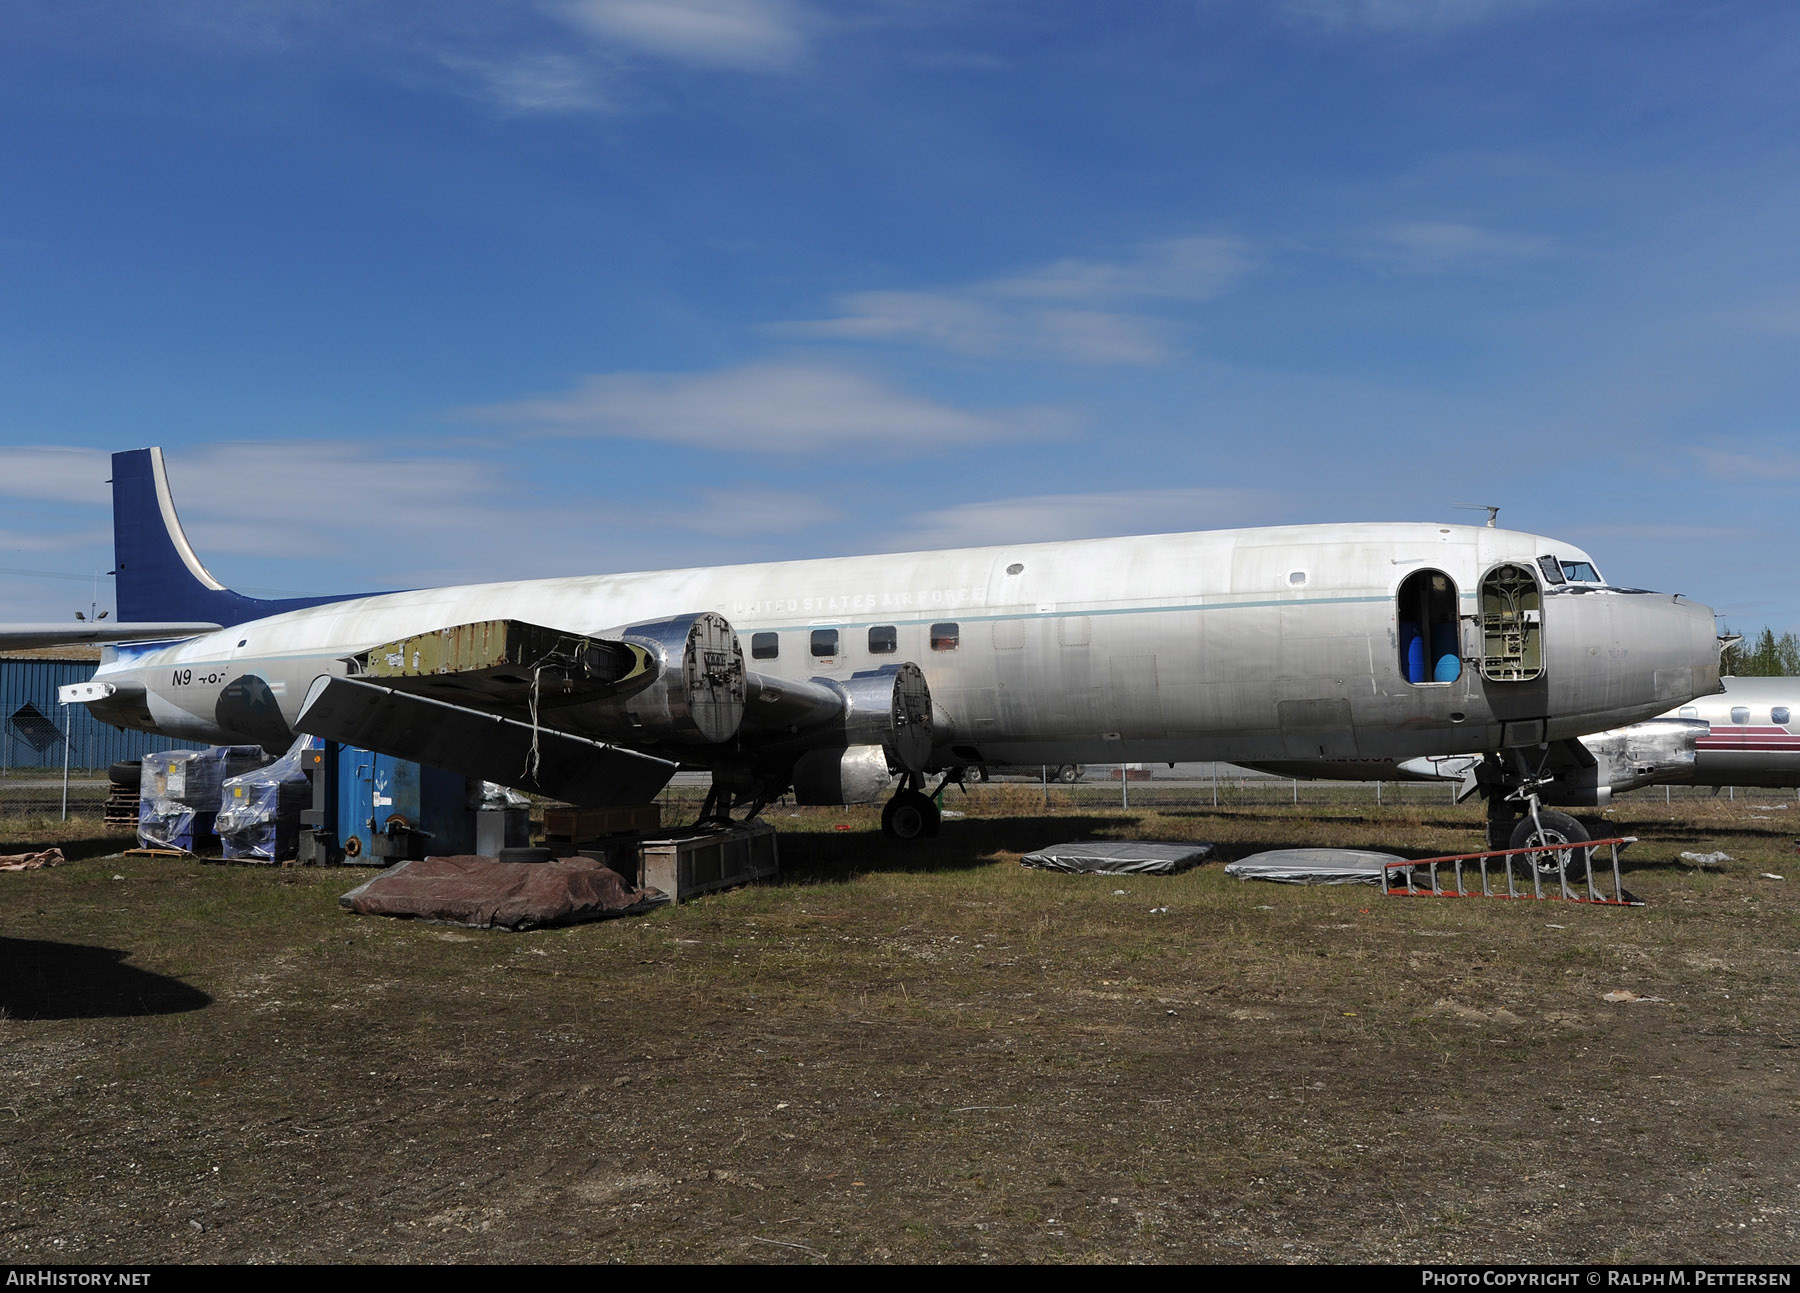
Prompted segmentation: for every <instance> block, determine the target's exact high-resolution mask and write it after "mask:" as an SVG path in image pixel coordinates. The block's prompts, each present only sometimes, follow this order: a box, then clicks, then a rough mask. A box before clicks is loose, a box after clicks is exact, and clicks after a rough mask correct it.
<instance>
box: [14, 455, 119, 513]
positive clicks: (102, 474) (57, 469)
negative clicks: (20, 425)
mask: <svg viewBox="0 0 1800 1293" xmlns="http://www.w3.org/2000/svg"><path fill="white" fill-rule="evenodd" d="M111 475H112V459H111V458H110V457H109V456H108V455H106V454H104V453H102V452H101V451H100V450H98V449H63V448H57V447H54V446H50V445H26V446H21V447H19V448H16V449H8V448H0V495H4V496H6V497H9V498H24V499H30V500H31V501H33V502H48V503H105V502H106V501H107V500H108V499H109V498H111V497H112V494H111V492H110V491H109V490H108V488H107V484H106V481H107V478H108V477H110V476H111Z"/></svg>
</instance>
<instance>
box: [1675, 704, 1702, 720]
mask: <svg viewBox="0 0 1800 1293" xmlns="http://www.w3.org/2000/svg"><path fill="white" fill-rule="evenodd" d="M1675 716H1676V717H1677V718H1699V717H1700V707H1699V706H1698V705H1683V706H1682V707H1681V708H1680V709H1679V710H1678V711H1676V714H1675Z"/></svg>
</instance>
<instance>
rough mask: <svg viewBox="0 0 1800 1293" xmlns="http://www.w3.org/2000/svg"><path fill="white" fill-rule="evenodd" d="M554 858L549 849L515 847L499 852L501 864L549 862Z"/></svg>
mask: <svg viewBox="0 0 1800 1293" xmlns="http://www.w3.org/2000/svg"><path fill="white" fill-rule="evenodd" d="M555 858H556V855H555V854H554V853H552V852H551V851H550V850H549V849H547V848H541V847H524V846H515V847H513V848H507V849H501V850H500V860H501V861H502V862H551V861H554V860H555Z"/></svg>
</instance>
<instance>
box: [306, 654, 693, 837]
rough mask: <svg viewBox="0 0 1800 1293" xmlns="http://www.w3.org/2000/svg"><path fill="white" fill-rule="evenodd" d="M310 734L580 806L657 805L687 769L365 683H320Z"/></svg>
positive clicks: (309, 717)
mask: <svg viewBox="0 0 1800 1293" xmlns="http://www.w3.org/2000/svg"><path fill="white" fill-rule="evenodd" d="M295 726H296V727H298V728H299V730H300V731H302V732H307V733H310V734H311V735H313V736H320V737H324V738H325V739H326V740H328V741H337V742H339V743H340V744H343V745H355V746H361V747H362V748H363V749H367V750H374V751H376V752H378V753H380V754H387V755H391V756H393V757H394V758H397V759H412V760H414V761H416V762H419V763H423V764H427V765H429V766H431V767H434V768H444V769H446V770H448V771H450V772H460V773H461V774H463V775H464V776H466V777H478V778H480V779H481V780H483V781H495V782H498V783H499V784H501V785H503V786H511V787H513V788H514V789H515V790H526V791H532V792H534V793H537V794H541V795H549V796H551V797H552V798H555V799H561V800H564V801H565V802H567V803H571V804H575V805H577V806H579V807H582V808H608V807H612V806H615V805H619V804H641V803H647V802H649V801H650V800H651V799H654V798H655V797H656V795H657V793H658V792H659V791H660V790H662V788H663V787H664V786H666V785H667V784H668V783H669V778H670V777H672V776H674V775H675V770H676V768H677V767H678V766H679V765H677V764H676V763H674V762H672V761H670V760H668V759H659V758H656V757H655V756H654V755H649V754H642V753H640V752H638V751H636V750H628V749H624V748H623V747H620V746H616V745H607V744H605V743H604V742H601V741H593V740H589V739H588V738H587V737H584V736H574V735H571V734H570V733H568V732H558V731H553V730H551V729H548V728H542V727H536V728H534V727H533V726H532V725H531V724H530V723H521V722H518V721H517V720H515V719H510V718H506V717H504V716H503V715H498V714H489V713H484V712H482V711H481V710H478V709H470V708H468V707H467V706H463V705H455V704H451V703H449V702H446V701H443V700H438V699H435V698H433V697H431V696H419V695H413V694H411V693H408V692H403V691H398V690H396V689H394V688H392V687H383V686H380V685H378V684H376V683H372V682H366V681H363V680H361V679H357V678H325V679H320V681H319V682H318V683H316V684H314V687H313V691H312V693H311V694H310V695H308V696H307V699H306V704H305V706H304V707H303V708H302V709H301V711H300V717H299V719H298V721H297V722H296V724H295Z"/></svg>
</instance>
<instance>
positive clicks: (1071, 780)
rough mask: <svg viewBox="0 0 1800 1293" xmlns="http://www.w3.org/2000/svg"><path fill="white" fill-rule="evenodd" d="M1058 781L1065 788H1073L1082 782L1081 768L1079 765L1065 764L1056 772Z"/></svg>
mask: <svg viewBox="0 0 1800 1293" xmlns="http://www.w3.org/2000/svg"><path fill="white" fill-rule="evenodd" d="M1056 779H1057V780H1058V781H1060V782H1062V783H1063V784H1064V785H1065V786H1072V785H1074V784H1075V783H1076V782H1077V781H1080V780H1081V768H1080V766H1079V765H1077V764H1073V763H1065V764H1063V765H1062V767H1060V768H1058V769H1057V770H1056Z"/></svg>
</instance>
